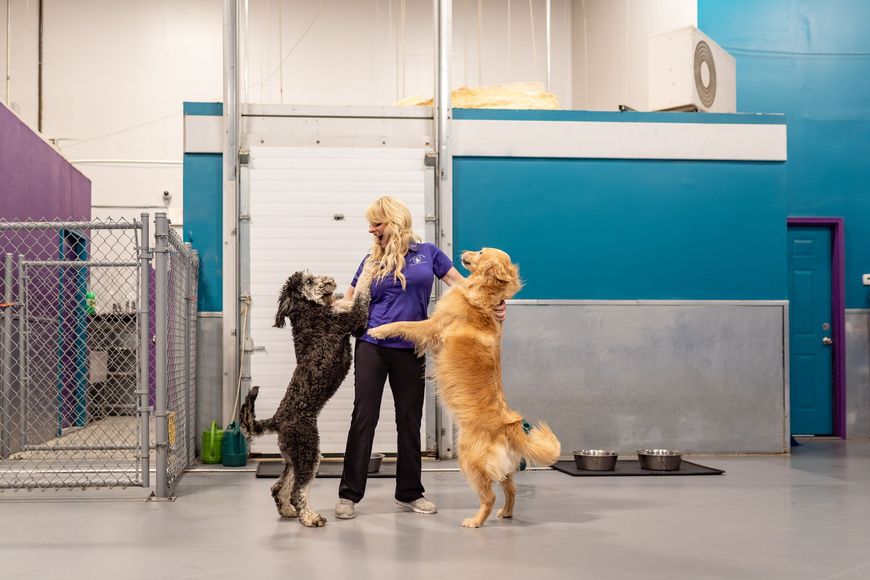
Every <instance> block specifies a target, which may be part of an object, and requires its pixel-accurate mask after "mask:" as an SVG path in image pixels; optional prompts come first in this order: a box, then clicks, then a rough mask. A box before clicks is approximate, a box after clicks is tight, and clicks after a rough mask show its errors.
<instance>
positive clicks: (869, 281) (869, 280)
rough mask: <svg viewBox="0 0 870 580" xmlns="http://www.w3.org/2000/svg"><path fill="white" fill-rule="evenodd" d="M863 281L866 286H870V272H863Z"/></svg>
mask: <svg viewBox="0 0 870 580" xmlns="http://www.w3.org/2000/svg"><path fill="white" fill-rule="evenodd" d="M861 282H863V283H864V285H865V286H870V274H862V275H861Z"/></svg>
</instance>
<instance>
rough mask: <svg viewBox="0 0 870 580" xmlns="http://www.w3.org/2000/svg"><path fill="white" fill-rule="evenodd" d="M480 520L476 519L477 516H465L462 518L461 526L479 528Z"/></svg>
mask: <svg viewBox="0 0 870 580" xmlns="http://www.w3.org/2000/svg"><path fill="white" fill-rule="evenodd" d="M480 524H481V522H479V521H477V518H465V519H464V520H462V527H463V528H479V527H480Z"/></svg>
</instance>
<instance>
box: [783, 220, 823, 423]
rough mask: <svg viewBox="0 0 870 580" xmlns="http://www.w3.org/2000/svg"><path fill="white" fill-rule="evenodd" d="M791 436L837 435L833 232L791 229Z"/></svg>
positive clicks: (792, 227)
mask: <svg viewBox="0 0 870 580" xmlns="http://www.w3.org/2000/svg"><path fill="white" fill-rule="evenodd" d="M788 271H789V284H788V286H789V288H788V291H789V353H790V361H791V362H790V372H789V375H790V381H791V432H792V434H793V435H831V434H832V433H833V432H834V408H833V356H832V354H833V349H832V348H831V345H832V344H833V341H832V340H831V339H832V337H833V332H832V328H831V322H832V321H831V230H830V229H829V228H826V227H797V226H789V229H788Z"/></svg>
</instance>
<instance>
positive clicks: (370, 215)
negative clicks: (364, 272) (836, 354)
mask: <svg viewBox="0 0 870 580" xmlns="http://www.w3.org/2000/svg"><path fill="white" fill-rule="evenodd" d="M366 219H368V220H369V222H370V223H371V224H385V225H386V227H385V228H384V236H386V238H387V243H386V244H385V245H384V247H381V244H380V243H379V242H378V240H377V239H375V240H374V243H373V244H372V251H371V256H372V261H373V262H374V264H375V268H376V270H375V272H374V275H373V277H374V279H375V280H377V281H378V282H380V281H381V280H383V279H384V278H386V277H387V275H388V274H390V273H392V274H393V281H395V280H398V281H399V282H400V283H401V284H402V290H405V287H406V283H405V275H404V274H403V273H402V270H404V269H405V254H407V253H408V246H409V245H410V244H411V242H419V241H420V237H419V236H418V235H417V234H415V233H414V230H412V229H411V210H409V209H408V206H406V205H405V204H404V203H402V202H401V201H400V200H398V199H396V198H395V197H389V196H384V197H379V198H378V199H376V200H375V201H374V202H372V204H371V205H370V206H369V207H368V209H366Z"/></svg>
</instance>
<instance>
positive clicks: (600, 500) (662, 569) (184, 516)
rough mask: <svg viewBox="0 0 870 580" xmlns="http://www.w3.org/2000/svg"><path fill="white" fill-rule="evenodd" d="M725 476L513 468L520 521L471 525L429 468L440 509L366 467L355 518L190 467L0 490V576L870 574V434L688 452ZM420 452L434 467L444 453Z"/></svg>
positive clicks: (257, 483) (319, 484)
mask: <svg viewBox="0 0 870 580" xmlns="http://www.w3.org/2000/svg"><path fill="white" fill-rule="evenodd" d="M693 460H695V461H696V462H699V463H703V464H707V465H710V466H713V467H720V468H722V469H725V470H726V472H727V473H726V474H725V475H724V476H704V477H613V478H583V477H579V478H572V477H569V476H567V475H564V474H561V473H558V472H553V471H538V472H531V473H525V474H522V475H520V476H519V479H518V486H519V494H518V496H519V497H518V503H517V510H516V517H515V518H514V519H513V520H507V521H499V520H498V519H496V518H491V519H490V520H489V521H488V522H487V525H486V526H485V527H483V528H481V529H478V530H466V529H463V528H461V527H459V522H460V521H461V520H462V519H463V518H464V517H466V516H467V515H469V514H471V513H472V512H473V511H474V509H475V498H474V496H473V495H472V493H471V491H470V489H469V488H468V487H467V486H466V484H465V483H464V481H463V479H462V476H461V475H460V474H458V473H450V472H427V473H424V476H423V478H424V483H425V485H426V487H427V490H428V491H427V496H428V497H430V498H431V499H433V500H434V501H435V502H436V503H437V504H438V506H439V508H440V511H439V513H438V514H436V515H432V516H424V515H417V514H412V513H406V512H402V511H399V509H398V508H397V506H395V505H394V504H393V501H392V493H393V485H394V480H392V479H371V480H369V487H368V492H367V495H366V498H365V500H364V501H363V502H362V503H361V504H360V506H359V515H358V517H357V518H356V519H355V520H349V521H342V520H336V519H335V518H334V516H333V515H332V507H333V505H334V501H335V496H336V490H337V487H338V480H337V479H319V480H317V481H316V483H315V485H314V487H313V490H312V503H313V506H314V507H315V509H317V510H318V511H320V512H322V513H324V514H325V515H326V516H327V518H328V519H329V523H328V525H327V526H326V527H325V528H322V529H314V530H310V529H306V528H303V527H302V526H301V525H299V523H297V522H296V521H295V520H294V521H291V520H283V521H282V520H280V519H279V518H278V517H277V514H276V513H275V509H274V504H273V503H272V500H271V497H270V496H269V486H270V485H271V484H272V482H273V481H274V480H271V479H256V478H255V477H254V475H253V473H251V472H235V473H203V472H194V473H188V474H187V475H185V476H184V478H183V479H182V481H181V483H180V484H179V487H178V490H177V499H176V501H174V502H147V501H143V497H144V496H145V493H144V491H145V490H142V489H127V490H109V491H105V490H103V491H58V492H53V491H48V492H38V491H36V492H21V491H19V492H4V493H2V494H0V522H2V527H0V578H2V579H4V580H8V579H11V578H27V579H43V578H52V579H54V578H58V579H59V578H64V579H79V578H87V579H102V578H107V579H115V580H117V579H127V578H130V579H133V578H136V579H138V578H142V579H146V578H147V579H155V578H169V579H192V578H208V579H215V580H216V579H224V578H227V579H230V578H232V579H238V578H243V579H250V580H254V579H272V578H276V579H277V578H282V579H284V578H306V579H309V578H329V579H342V578H353V579H354V580H361V579H368V578H372V579H378V580H388V579H392V578H402V579H411V578H413V579H429V578H439V579H444V578H447V579H449V580H452V579H456V580H459V579H462V580H465V579H469V578H488V579H493V580H496V579H497V580H503V579H508V578H523V579H532V578H536V577H540V578H590V579H596V580H597V579H611V578H614V579H621V578H645V579H659V578H661V579H664V578H679V579H683V578H686V579H700V578H734V579H753V578H759V579H761V578H764V579H777V578H787V579H789V580H792V579H800V578H807V579H810V578H812V579H822V578H831V579H833V578H836V579H843V580H845V579H855V580H857V579H865V578H868V577H870V550H868V548H867V545H868V538H870V442H868V441H849V442H842V441H827V442H824V441H814V442H811V443H808V444H806V445H804V446H802V447H799V448H797V449H796V450H795V453H794V454H793V455H792V456H791V457H785V456H749V457H746V456H737V457H695V458H693ZM442 466H443V465H442V464H433V463H427V464H426V465H425V467H427V468H429V467H442Z"/></svg>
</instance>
